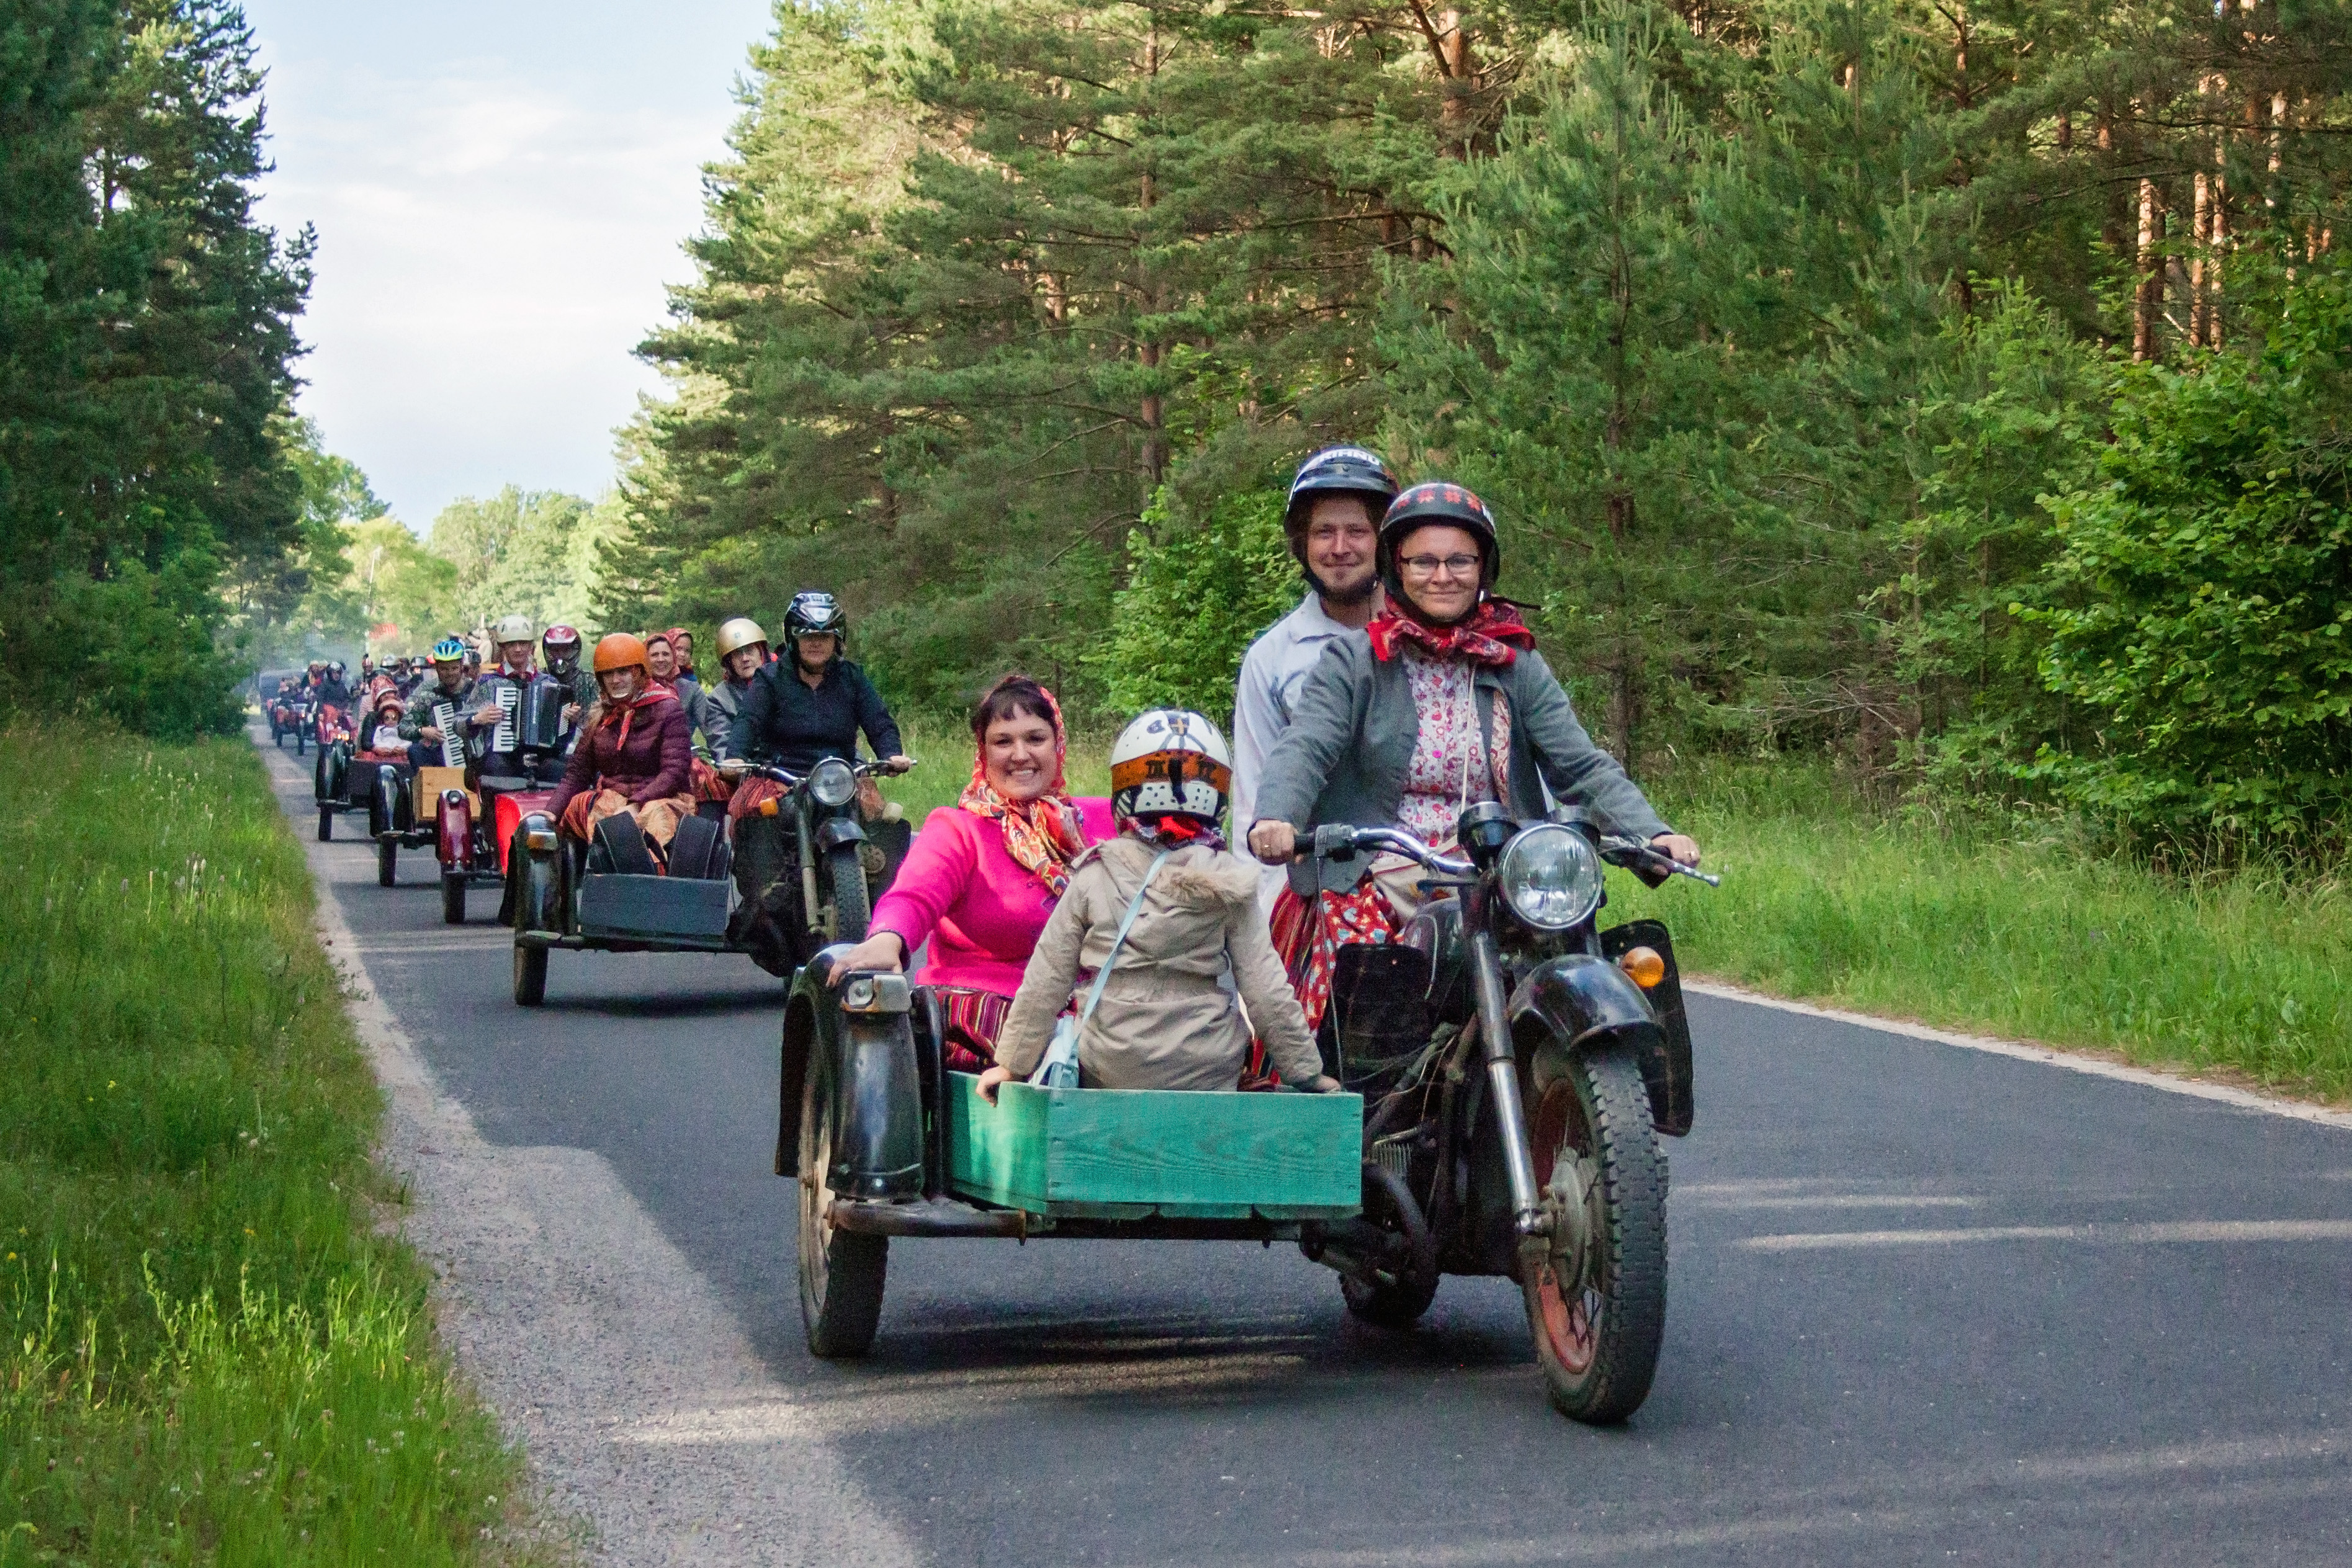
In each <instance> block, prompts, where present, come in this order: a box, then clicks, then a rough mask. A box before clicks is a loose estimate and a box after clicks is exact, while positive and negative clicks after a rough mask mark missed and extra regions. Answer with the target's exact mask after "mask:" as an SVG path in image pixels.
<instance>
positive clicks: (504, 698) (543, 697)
mask: <svg viewBox="0 0 2352 1568" xmlns="http://www.w3.org/2000/svg"><path fill="white" fill-rule="evenodd" d="M493 700H494V701H495V702H496V703H497V704H498V707H499V722H498V727H497V728H496V729H495V730H493V731H492V732H491V736H490V749H491V750H492V751H494V752H500V753H504V752H509V751H553V750H555V749H557V748H558V747H561V746H562V744H563V705H564V703H565V702H567V701H568V700H570V693H569V690H568V688H566V687H565V685H563V683H562V682H561V681H558V680H552V679H551V678H549V677H548V676H546V675H533V676H531V677H530V679H529V680H527V681H511V680H500V681H499V683H498V689H497V693H496V695H495V696H494V698H493Z"/></svg>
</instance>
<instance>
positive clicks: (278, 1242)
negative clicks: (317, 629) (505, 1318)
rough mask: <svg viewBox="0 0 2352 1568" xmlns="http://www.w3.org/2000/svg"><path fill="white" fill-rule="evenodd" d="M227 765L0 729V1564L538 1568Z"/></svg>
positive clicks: (271, 853) (298, 915)
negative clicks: (439, 1329) (5, 1321)
mask: <svg viewBox="0 0 2352 1568" xmlns="http://www.w3.org/2000/svg"><path fill="white" fill-rule="evenodd" d="M310 898H311V888H310V876H309V873H308V870H307V868H306V866H305V864H304V862H303V857H302V852H301V851H300V849H299V846H298V845H297V843H296V842H295V841H294V840H293V838H292V836H291V835H290V833H289V831H288V829H287V825H286V822H285V821H284V819H283V818H282V816H281V815H280V813H279V811H278V807H277V804H276V802H275V801H274V800H272V798H271V796H270V794H269V791H268V786H267V783H266V779H265V775H264V773H263V770H262V767H261V763H260V760H259V758H257V757H256V756H255V754H254V752H253V750H252V748H251V747H249V746H247V745H246V744H245V743H244V742H242V741H213V742H207V743H200V744H197V745H194V746H188V747H172V746H159V745H155V744H152V743H150V742H147V741H143V740H140V739H137V738H135V737H130V736H127V735H123V734H120V733H110V732H105V731H99V732H96V733H93V732H92V731H91V730H90V729H89V727H87V726H82V727H76V728H75V729H73V730H70V731H67V730H62V729H60V730H50V731H44V730H38V729H28V728H17V729H14V730H10V731H8V732H6V733H5V734H0V1071H5V1075H6V1082H7V1083H8V1085H9V1095H8V1105H9V1111H8V1114H7V1116H6V1118H5V1122H0V1231H5V1245H0V1252H5V1260H0V1301H5V1311H6V1312H7V1313H8V1316H9V1326H8V1334H7V1340H6V1343H5V1345H0V1565H14V1564H16V1563H48V1562H62V1563H104V1564H109V1565H113V1564H123V1563H238V1564H244V1563H401V1564H436V1563H485V1562H494V1563H510V1562H519V1561H530V1560H537V1559H538V1558H539V1557H541V1556H543V1555H544V1550H543V1549H542V1548H541V1547H538V1546H535V1545H532V1544H530V1541H529V1539H528V1537H529V1535H530V1531H528V1530H518V1529H509V1528H507V1527H508V1526H509V1523H510V1521H517V1520H518V1519H519V1517H520V1516H519V1515H518V1513H517V1511H516V1505H515V1503H514V1501H513V1492H514V1490H515V1489H516V1487H517V1484H518V1483H519V1482H520V1479H521V1475H520V1460H519V1458H517V1457H516V1456H515V1455H514V1454H513V1453H511V1452H510V1451H509V1450H508V1449H507V1448H505V1447H504V1446H503V1445H502V1444H501V1442H500V1440H499V1435H498V1433H497V1431H496V1429H495V1428H494V1427H493V1424H492V1422H491V1420H490V1418H489V1417H488V1415H487V1414H486V1413H485V1412H484V1411H483V1410H482V1409H481V1408H480V1407H479V1406H477V1405H475V1404H474V1403H473V1402H472V1401H471V1400H470V1399H469V1398H468V1397H467V1396H466V1394H465V1393H464V1391H463V1390H462V1389H461V1388H460V1387H459V1386H458V1385H457V1383H456V1382H455V1380H454V1378H453V1375H452V1373H451V1370H450V1367H449V1365H448V1364H447V1362H446V1359H445V1358H444V1357H443V1356H442V1354H440V1353H439V1352H438V1351H437V1350H436V1348H435V1345H434V1343H433V1340H432V1335H431V1330H430V1318H429V1314H428V1309H427V1307H426V1302H425V1284H426V1276H425V1271H424V1270H423V1269H422V1268H421V1267H420V1266H419V1264H418V1263H417V1261H416V1260H415V1259H414V1258H413V1257H412V1256H411V1255H410V1254H409V1252H408V1251H407V1249H405V1248H404V1246H402V1245H400V1244H399V1243H397V1242H395V1241H394V1240H391V1239H386V1238H384V1237H383V1236H382V1235H380V1234H379V1233H378V1230H377V1228H376V1226H375V1223H374V1222H375V1218H376V1215H377V1213H378V1212H379V1210H380V1208H381V1207H382V1206H383V1204H384V1203H386V1202H388V1201H394V1200H395V1199H396V1195H394V1194H390V1193H386V1192H384V1191H383V1190H382V1189H381V1188H380V1186H379V1180H380V1178H379V1177H378V1176H377V1174H376V1172H375V1171H374V1169H373V1166H371V1164H370V1161H369V1153H370V1148H371V1145H372V1143H373V1137H374V1133H375V1128H376V1124H377V1120H378V1117H379V1114H380V1111H381V1105H380V1103H379V1100H378V1097H377V1093H376V1090H375V1086H374V1083H373V1079H372V1078H371V1076H370V1074H369V1071H368V1069H367V1065H366V1063H365V1061H364V1059H363V1058H362V1054H361V1051H360V1048H359V1045H358V1041H357V1040H356V1039H355V1037H354V1035H353V1033H352V1027H351V1023H350V1020H349V1019H348V1018H347V1016H346V1015H345V1013H344V1011H343V1008H342V1004H341V990H340V987H339V984H338V981H337V979H336V977H335V975H334V973H333V971H332V970H331V967H329V965H328V963H327V960H326V958H325V956H324V954H323V953H322V952H321V950H320V946H319V945H318V943H317V942H316V940H315V938H314V937H313V936H312V933H311V928H310V909H311V904H310Z"/></svg>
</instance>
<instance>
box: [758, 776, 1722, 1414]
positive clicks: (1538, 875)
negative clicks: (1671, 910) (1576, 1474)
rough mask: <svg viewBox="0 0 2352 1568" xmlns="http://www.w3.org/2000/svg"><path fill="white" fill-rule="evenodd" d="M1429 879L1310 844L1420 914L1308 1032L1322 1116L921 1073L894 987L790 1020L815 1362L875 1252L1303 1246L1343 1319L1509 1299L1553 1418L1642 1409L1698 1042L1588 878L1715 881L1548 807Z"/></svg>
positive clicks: (868, 1311)
mask: <svg viewBox="0 0 2352 1568" xmlns="http://www.w3.org/2000/svg"><path fill="white" fill-rule="evenodd" d="M1460 841H1461V844H1462V846H1463V848H1464V851H1465V853H1464V854H1463V855H1461V856H1459V857H1456V856H1447V855H1441V854H1438V853H1436V852H1433V851H1432V850H1431V849H1430V848H1429V847H1428V846H1427V845H1425V844H1423V843H1422V842H1420V841H1418V840H1416V839H1414V838H1412V836H1411V835H1409V834H1405V833H1402V832H1400V831H1393V830H1386V829H1357V828H1351V827H1347V826H1327V827H1323V828H1319V829H1318V830H1316V831H1315V833H1314V835H1313V839H1312V841H1311V844H1310V845H1309V846H1308V847H1307V858H1308V859H1309V860H1310V861H1311V862H1313V866H1314V871H1315V874H1316V876H1317V877H1318V885H1319V886H1322V887H1324V888H1327V889H1336V888H1339V887H1347V886H1352V885H1354V883H1355V881H1356V876H1357V873H1358V871H1359V870H1360V866H1359V863H1358V862H1360V861H1361V860H1362V859H1363V857H1366V856H1368V855H1373V854H1381V853H1389V854H1394V855H1397V856H1401V857H1402V859H1403V860H1404V861H1405V862H1413V863H1417V864H1418V865H1419V866H1420V867H1421V868H1422V869H1423V871H1424V872H1426V873H1428V876H1427V880H1426V881H1424V882H1423V884H1422V886H1423V892H1424V893H1426V894H1431V895H1432V896H1430V898H1429V901H1428V902H1427V903H1426V904H1424V905H1423V907H1422V909H1421V910H1420V912H1419V914H1418V915H1416V916H1415V917H1414V919H1413V920H1412V922H1411V924H1410V925H1408V926H1407V928H1406V929H1405V931H1404V932H1403V934H1402V936H1401V938H1400V939H1399V940H1398V941H1396V942H1394V943H1391V944H1383V945H1366V946H1346V947H1342V948H1341V949H1339V962H1338V963H1337V965H1336V967H1335V974H1334V980H1333V990H1332V1000H1331V1009H1330V1012H1329V1014H1328V1016H1327V1019H1326V1023H1325V1030H1324V1035H1323V1048H1324V1051H1325V1055H1326V1062H1325V1066H1326V1070H1327V1071H1329V1072H1331V1073H1332V1075H1333V1076H1335V1077H1337V1078H1338V1079H1339V1081H1340V1084H1341V1090H1340V1092H1337V1093H1333V1094H1299V1093H1294V1092H1286V1091H1278V1092H1273V1093H1238V1092H1237V1093H1233V1094H1203V1093H1181V1092H1163V1091H1134V1090H1102V1089H1087V1088H1079V1089H1045V1088H1039V1087H1035V1086H1033V1085H1029V1084H1024V1083H1008V1084H1005V1085H1003V1087H1002V1088H1001V1090H1000V1091H999V1094H998V1101H997V1103H995V1104H990V1103H988V1102H987V1101H985V1100H983V1099H982V1097H981V1095H980V1093H979V1090H978V1082H979V1081H978V1079H977V1078H975V1077H974V1076H972V1075H971V1074H968V1073H963V1072H957V1071H946V1070H945V1069H944V1068H943V1066H942V1040H943V1035H944V1024H943V1020H942V1018H941V1015H940V1007H939V1004H938V1002H937V1001H936V999H934V998H930V997H929V993H928V992H927V991H926V990H925V989H924V988H919V987H909V986H908V983H907V981H906V979H905V978H904V977H901V976H899V975H897V974H890V973H879V972H859V973H855V974H851V975H848V976H845V977H841V979H842V982H843V983H842V984H841V985H839V986H838V987H837V988H836V987H835V986H834V985H833V984H831V983H830V982H831V981H832V980H833V979H834V976H833V975H832V973H831V965H830V963H829V962H828V957H829V956H834V955H838V954H839V953H840V952H841V951H843V950H842V949H839V948H835V949H830V950H828V953H827V954H820V955H819V956H818V957H817V959H816V960H815V961H814V962H812V963H811V964H810V965H808V966H807V967H805V968H804V969H803V971H802V972H801V974H800V975H799V976H798V977H797V978H796V979H795V980H794V983H793V989H792V992H791V994H790V997H789V999H788V1001H787V1005H786V1009H785V1018H784V1029H783V1042H782V1071H781V1075H780V1082H779V1091H778V1102H777V1109H778V1118H777V1139H776V1158H775V1169H776V1173H777V1174H778V1175H779V1176H793V1177H795V1178H797V1180H798V1182H799V1185H800V1216H799V1224H798V1228H797V1231H798V1234H797V1244H798V1253H799V1274H800V1295H801V1312H802V1319H803V1326H804V1328H805V1330H806V1333H807V1337H808V1343H809V1347H810V1349H811V1350H813V1351H814V1352H815V1353H816V1354H819V1355H825V1356H845V1355H857V1354H863V1353H864V1352H865V1351H866V1349H867V1348H868V1346H869V1345H870V1344H871V1343H872V1342H873V1339H874V1336H875V1333H876V1331H877V1323H878V1320H879V1315H880V1312H881V1304H882V1291H883V1281H884V1275H885V1270H886V1266H887V1255H888V1248H889V1240H890V1238H892V1237H894V1236H896V1237H949V1236H962V1237H1012V1238H1016V1239H1022V1240H1027V1239H1031V1238H1043V1237H1064V1238H1074V1239H1087V1238H1095V1239H1248V1240H1256V1241H1262V1242H1268V1243H1270V1242H1273V1241H1276V1240H1282V1241H1291V1242H1295V1243H1297V1246H1298V1248H1299V1249H1300V1250H1301V1251H1302V1252H1303V1253H1304V1254H1305V1255H1306V1256H1307V1258H1309V1259H1311V1260H1314V1261H1316V1262H1318V1263H1321V1264H1324V1265H1326V1266H1328V1267H1329V1268H1330V1269H1332V1270H1335V1271H1336V1272H1338V1274H1339V1279H1340V1290H1341V1292H1342V1295H1343V1297H1344V1299H1345V1301H1346V1303H1347V1306H1348V1309H1349V1312H1351V1313H1353V1314H1354V1315H1355V1316H1357V1317H1359V1318H1360V1319H1362V1320H1364V1321H1366V1322H1371V1323H1373V1324H1376V1325H1380V1326H1382V1327H1387V1328H1392V1329H1402V1328H1405V1327H1408V1326H1410V1325H1411V1324H1412V1322H1415V1321H1417V1320H1418V1319H1419V1318H1420V1316H1421V1315H1422V1313H1423V1312H1425V1311H1426V1310H1427V1309H1428V1307H1429V1304H1430V1301H1431V1299H1432V1297H1433V1295H1434V1294H1435V1291H1436V1290H1437V1284H1438V1281H1439V1280H1440V1278H1441V1277H1442V1276H1444V1275H1446V1274H1465V1275H1489V1276H1497V1275H1498V1276H1502V1277H1506V1278H1508V1279H1511V1280H1513V1281H1516V1282H1517V1284H1518V1286H1519V1288H1520V1291H1521V1295H1522V1298H1523V1301H1524V1304H1525V1310H1526V1313H1527V1319H1528V1329H1529V1332H1530V1333H1531V1334H1532V1336H1533V1338H1534V1340H1535V1344H1536V1352H1537V1360H1538V1364H1539V1365H1540V1366H1541V1368H1542V1374H1543V1378H1544V1384H1545V1387H1546V1391H1547V1393H1548V1394H1549V1397H1550V1399H1551V1402H1552V1403H1553V1405H1555V1406H1557V1407H1558V1408H1559V1410H1560V1411H1562V1412H1563V1413H1564V1414H1566V1415H1568V1416H1572V1417H1574V1418H1576V1419H1578V1420H1580V1421H1586V1422H1592V1423H1609V1422H1615V1421H1621V1420H1622V1419H1624V1418H1625V1417H1626V1416H1630V1415H1631V1414H1632V1413H1633V1411H1634V1410H1635V1409H1636V1408H1637V1407H1639V1406H1640V1405H1641V1403H1642V1401H1643V1398H1644V1397H1645V1396H1647V1394H1648V1392H1649V1388H1650V1383H1651V1379H1652V1376H1653V1375H1654V1371H1655V1368H1656V1364H1657V1356H1658V1350H1659V1345H1660V1342H1661V1340H1662V1337H1663V1333H1664V1322H1665V1289H1666V1252H1665V1247H1666V1222H1665V1202H1666V1164H1665V1158H1664V1154H1663V1153H1662V1152H1661V1150H1660V1148H1659V1145H1658V1138H1659V1135H1660V1134H1666V1135H1670V1136H1680V1135H1683V1134H1686V1133H1688V1132H1689V1131H1690V1128H1691V1123H1692V1114H1693V1094H1692V1083H1691V1044H1690V1030H1689V1025H1688V1022H1687V1019H1685V1014H1684V1010H1683V1002H1682V993H1681V986H1680V979H1679V975H1678V971H1677V970H1676V967H1675V957H1674V947H1673V943H1672V941H1671V939H1670V937H1669V936H1668V934H1667V931H1666V927H1665V926H1664V924H1662V923H1661V922H1658V921H1655V920H1638V921H1633V922H1630V923H1627V924H1625V925H1617V926H1614V927H1612V928H1610V929H1608V930H1602V929H1601V928H1600V926H1599V924H1598V917H1599V915H1600V912H1601V908H1602V906H1603V904H1605V902H1606V899H1605V895H1604V887H1603V874H1602V866H1603V864H1604V863H1611V864H1616V865H1621V866H1623V867H1625V868H1627V869H1629V870H1631V871H1633V873H1635V874H1637V875H1639V876H1641V877H1642V878H1643V880H1644V881H1649V882H1653V883H1659V882H1663V881H1664V879H1665V878H1667V877H1669V876H1671V875H1674V874H1676V873H1684V874H1688V875H1692V876H1696V877H1699V878H1700V880H1702V881H1706V882H1710V883H1712V882H1713V881H1714V880H1715V879H1714V878H1712V877H1706V876H1704V875H1702V873H1696V872H1691V871H1688V870H1687V868H1684V867H1681V866H1679V865H1677V864H1676V863H1675V862H1673V861H1671V860H1669V859H1667V858H1666V857H1665V856H1664V855H1662V854H1660V853H1658V852H1655V851H1654V850H1651V849H1650V848H1649V847H1648V846H1647V845H1645V844H1642V843H1639V842H1637V841H1632V840H1625V839H1618V838H1613V837H1611V836H1609V835H1607V834H1604V833H1602V832H1601V831H1599V830H1598V829H1597V828H1596V827H1595V826H1594V825H1593V824H1592V823H1591V821H1589V820H1588V819H1587V818H1585V817H1584V816H1583V815H1582V814H1581V813H1580V812H1579V811H1576V810H1562V811H1559V812H1557V813H1555V814H1554V816H1553V817H1552V818H1550V819H1547V820H1545V821H1536V822H1528V823H1522V822H1518V821H1513V820H1512V819H1511V818H1510V817H1509V816H1508V814H1507V811H1506V810H1505V809H1504V808H1503V807H1501V806H1498V805H1496V804H1494V803H1492V802H1489V803H1486V804H1484V805H1479V806H1474V807H1472V808H1470V810H1468V811H1466V812H1465V814H1464V816H1463V818H1462V821H1461V823H1460Z"/></svg>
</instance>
